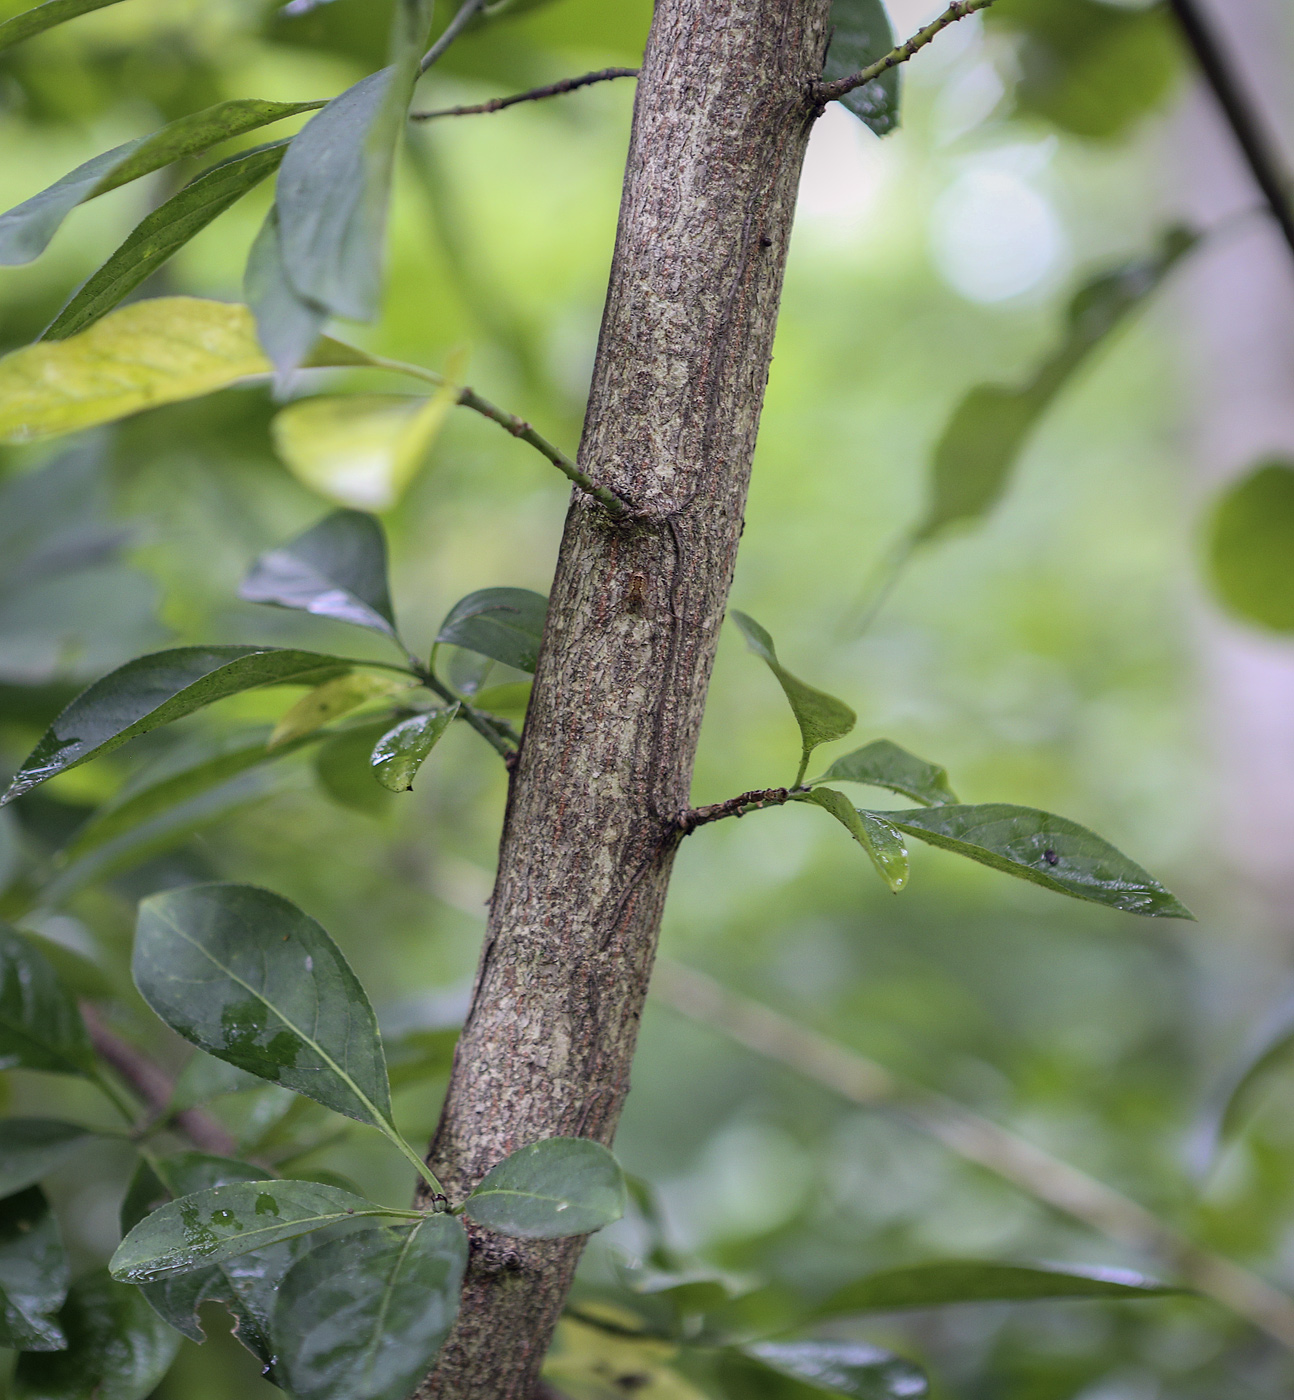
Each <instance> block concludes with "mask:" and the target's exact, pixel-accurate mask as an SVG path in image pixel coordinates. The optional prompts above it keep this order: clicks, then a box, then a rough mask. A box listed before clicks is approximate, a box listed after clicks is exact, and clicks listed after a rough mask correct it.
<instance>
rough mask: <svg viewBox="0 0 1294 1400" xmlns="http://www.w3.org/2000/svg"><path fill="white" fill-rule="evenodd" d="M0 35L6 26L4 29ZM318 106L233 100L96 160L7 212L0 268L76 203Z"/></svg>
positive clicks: (44, 236) (26, 258)
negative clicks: (173, 162)
mask: <svg viewBox="0 0 1294 1400" xmlns="http://www.w3.org/2000/svg"><path fill="white" fill-rule="evenodd" d="M2 33H3V26H0V34H2ZM0 46H2V44H0ZM320 105H321V104H320V103H318V102H265V101H262V100H261V99H260V98H235V99H233V100H232V101H229V102H218V103H216V105H215V106H214V107H207V108H204V110H202V111H201V112H194V113H192V114H191V115H190V116H186V117H181V118H180V119H179V120H178V121H173V122H171V123H170V124H169V125H168V126H164V127H163V128H162V129H161V130H160V131H156V132H154V133H153V134H152V135H151V136H141V137H140V138H139V139H138V140H135V141H127V142H126V143H125V145H123V146H118V147H116V149H115V150H111V151H105V152H104V153H103V154H102V155H99V156H95V157H94V159H93V160H89V161H86V163H85V164H84V165H79V166H77V168H76V169H75V170H73V171H71V172H70V173H69V174H67V175H64V176H63V178H62V179H61V180H59V181H57V182H56V183H55V184H53V185H50V186H49V188H48V189H45V190H42V191H41V192H40V193H39V194H36V195H33V196H32V197H31V198H30V199H28V200H26V201H25V202H24V203H22V204H20V205H18V206H17V207H16V208H14V209H10V210H9V211H8V213H6V214H0V266H7V267H13V266H15V265H17V264H19V263H27V262H31V261H32V259H33V258H36V257H38V256H39V255H40V254H41V253H42V252H44V250H45V248H46V247H47V246H48V245H49V241H50V239H51V238H53V236H54V234H55V233H56V232H57V230H58V227H59V225H60V224H61V223H62V222H63V220H64V219H65V218H66V217H67V215H68V214H69V213H71V211H72V210H73V209H75V208H76V206H77V205H78V204H84V203H85V202H86V201H87V200H91V199H94V198H95V197H96V196H97V195H101V194H106V193H107V192H108V191H109V190H115V189H117V188H118V187H119V186H121V185H124V184H127V183H129V182H130V181H131V180H138V179H139V178H140V177H141V176H143V175H148V174H151V173H152V172H153V171H154V170H160V169H162V167H163V166H167V165H170V164H171V162H172V161H176V160H181V159H182V158H183V157H185V156H191V155H198V154H200V153H201V152H202V151H206V150H209V149H210V148H211V147H212V146H216V145H219V144H220V143H221V142H222V141H228V140H230V139H231V138H233V137H235V136H242V135H244V134H245V133H246V132H249V131H255V130H256V129H257V128H258V127H262V126H268V125H270V123H272V122H277V121H282V120H283V119H284V118H285V117H292V116H296V115H297V114H298V113H300V112H309V111H313V110H314V109H315V108H317V107H319V106H320ZM141 227H142V225H141ZM312 343H313V342H312ZM306 348H307V349H309V346H307V347H306Z"/></svg>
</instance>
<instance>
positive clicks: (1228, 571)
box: [1209, 460, 1294, 632]
mask: <svg viewBox="0 0 1294 1400" xmlns="http://www.w3.org/2000/svg"><path fill="white" fill-rule="evenodd" d="M1209 574H1210V577H1211V579H1212V581H1213V587H1214V589H1215V590H1216V592H1217V595H1218V597H1219V598H1220V599H1221V600H1222V602H1223V603H1224V604H1225V605H1226V607H1228V608H1229V609H1230V610H1231V611H1232V612H1233V613H1235V614H1236V616H1237V617H1241V618H1243V619H1244V620H1245V621H1246V622H1253V623H1257V624H1258V626H1259V627H1268V628H1270V629H1271V630H1272V631H1274V632H1294V464H1291V463H1290V462H1287V461H1284V460H1278V461H1270V462H1264V463H1263V464H1262V465H1261V466H1259V467H1255V468H1254V470H1253V471H1251V472H1250V473H1249V474H1248V475H1247V476H1245V477H1243V478H1241V479H1240V480H1239V481H1237V482H1234V483H1232V484H1231V485H1229V486H1228V487H1227V488H1226V490H1225V491H1223V493H1222V495H1221V496H1220V497H1219V498H1218V501H1217V504H1216V505H1215V506H1214V507H1213V518H1212V520H1211V522H1210V527H1209Z"/></svg>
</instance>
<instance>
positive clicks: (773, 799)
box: [676, 788, 797, 836]
mask: <svg viewBox="0 0 1294 1400" xmlns="http://www.w3.org/2000/svg"><path fill="white" fill-rule="evenodd" d="M796 791H797V789H792V788H756V789H755V790H754V791H753V792H743V793H741V794H740V795H739V796H737V797H730V798H729V799H728V800H727V801H726V802H713V803H711V804H710V806H708V807H690V808H689V809H688V810H687V811H686V812H684V813H682V815H681V816H680V817H679V818H678V821H677V824H676V829H677V830H678V832H679V834H680V835H681V836H690V835H691V834H692V832H694V831H695V830H696V829H697V827H698V826H709V824H710V823H711V822H719V821H722V820H723V819H724V818H725V817H744V816H745V815H746V813H747V812H758V811H759V810H760V808H761V807H781V806H782V805H783V804H784V803H787V802H789V801H790V800H791V798H792V797H793V796H794V794H795V792H796Z"/></svg>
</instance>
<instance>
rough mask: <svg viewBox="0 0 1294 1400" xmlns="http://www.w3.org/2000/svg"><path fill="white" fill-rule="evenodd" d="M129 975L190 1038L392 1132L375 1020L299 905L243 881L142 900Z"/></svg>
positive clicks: (255, 1071) (336, 954)
mask: <svg viewBox="0 0 1294 1400" xmlns="http://www.w3.org/2000/svg"><path fill="white" fill-rule="evenodd" d="M133 969H134V974H135V983H136V985H137V986H138V987H139V990H140V991H141V992H142V993H143V996H144V999H145V1001H147V1002H148V1004H149V1005H150V1006H151V1007H152V1008H153V1010H154V1011H156V1012H157V1014H158V1015H159V1016H160V1017H161V1018H162V1020H163V1021H165V1022H166V1024H167V1025H168V1026H170V1027H171V1028H172V1029H173V1030H175V1031H178V1032H179V1034H180V1035H182V1036H183V1037H184V1038H185V1039H186V1040H188V1041H190V1042H192V1044H194V1045H196V1046H198V1047H199V1049H202V1050H205V1051H206V1052H207V1053H208V1054H209V1055H214V1056H215V1057H216V1058H217V1059H220V1060H225V1061H227V1062H228V1063H229V1064H232V1065H236V1066H237V1067H238V1068H239V1069H244V1070H246V1071H247V1072H248V1073H249V1074H255V1075H259V1076H260V1077H261V1078H262V1079H268V1080H270V1081H272V1082H273V1083H276V1084H281V1085H283V1086H284V1087H285V1088H288V1089H292V1090H294V1091H295V1092H296V1093H298V1094H305V1095H306V1096H307V1097H309V1098H312V1099H315V1100H316V1101H317V1102H319V1103H321V1104H324V1105H325V1106H326V1107H328V1108H331V1109H333V1110H334V1111H336V1112H337V1113H344V1114H346V1115H347V1116H348V1117H351V1118H357V1119H359V1121H360V1122H361V1123H371V1124H373V1125H374V1126H375V1127H379V1128H382V1129H383V1130H384V1131H388V1130H389V1128H390V1119H391V1095H390V1089H389V1087H388V1085H387V1078H386V1064H385V1061H384V1060H383V1057H382V1044H381V1041H380V1040H379V1038H378V1033H377V1022H376V1020H375V1018H374V1016H373V1008H372V1007H371V1006H370V1005H369V1001H368V998H367V997H366V996H365V995H364V989H363V988H362V987H361V986H360V984H359V982H358V981H357V980H356V977H355V974H354V973H353V972H352V971H351V970H350V967H349V965H348V964H347V962H346V960H345V958H343V957H342V955H341V950H340V949H339V948H338V947H337V945H336V944H335V943H334V942H333V941H332V939H331V938H329V937H328V935H327V934H326V933H325V932H324V930H323V929H322V928H321V927H320V926H319V925H318V924H317V923H316V922H315V921H314V920H313V919H311V918H309V917H308V916H307V915H305V914H303V913H302V912H301V910H299V909H298V908H297V907H296V906H295V905H293V904H290V903H289V902H288V901H287V900H286V899H281V898H280V897H279V896H278V895H276V894H271V893H270V892H269V891H268V890H259V889H255V888H253V887H252V886H250V885H198V886H195V887H193V888H191V889H185V890H170V891H167V892H166V893H163V894H157V895H154V896H153V897H152V898H151V899H147V900H145V901H144V903H143V904H141V905H140V909H139V923H138V926H137V929H136V933H135V956H134V963H133Z"/></svg>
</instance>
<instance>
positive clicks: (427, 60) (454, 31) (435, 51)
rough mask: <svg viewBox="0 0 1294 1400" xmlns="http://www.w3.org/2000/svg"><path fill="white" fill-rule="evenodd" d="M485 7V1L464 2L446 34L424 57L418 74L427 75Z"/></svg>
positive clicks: (466, 0)
mask: <svg viewBox="0 0 1294 1400" xmlns="http://www.w3.org/2000/svg"><path fill="white" fill-rule="evenodd" d="M484 7H485V0H463V3H462V5H461V6H460V7H459V10H458V13H457V14H456V15H455V16H454V18H453V19H451V20H450V21H449V23H448V24H447V25H446V26H445V32H444V33H443V34H442V35H441V36H440V38H439V39H437V40H436V42H435V43H434V44H433V45H432V46H431V47H430V48H429V49H428V50H427V52H426V53H425V54H423V56H422V62H421V63H420V64H419V65H418V72H419V73H420V74H422V73H425V72H426V71H427V69H428V68H430V67H431V65H432V64H433V63H435V62H436V60H437V59H438V58H440V56H441V55H442V54H443V53H444V52H445V50H446V49H447V48H448V47H449V46H450V44H452V43H453V42H454V40H455V39H457V38H458V36H459V35H460V34H461V33H462V32H463V30H464V29H466V28H467V26H468V25H469V24H470V23H471V22H472V21H473V20H474V19H475V18H476V16H477V15H478V14H479V13H480V12H481V10H482V9H483V8H484Z"/></svg>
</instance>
